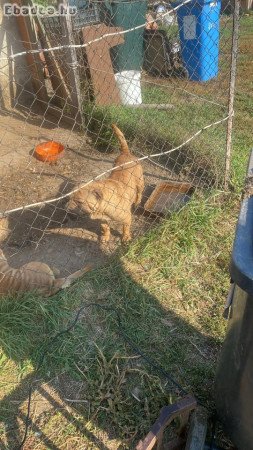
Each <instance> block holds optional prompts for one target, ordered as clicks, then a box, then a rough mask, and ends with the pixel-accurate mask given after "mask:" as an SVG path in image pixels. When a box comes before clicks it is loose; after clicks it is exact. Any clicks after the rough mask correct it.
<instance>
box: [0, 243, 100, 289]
mask: <svg viewBox="0 0 253 450" xmlns="http://www.w3.org/2000/svg"><path fill="white" fill-rule="evenodd" d="M91 268H92V266H86V267H84V268H83V269H81V270H78V271H77V272H75V273H73V274H72V275H69V276H68V277H66V278H55V274H54V272H53V270H52V269H50V267H49V266H48V265H47V264H44V263H41V262H30V263H28V264H25V265H24V266H22V267H20V268H19V269H13V268H12V267H10V266H9V264H8V262H7V260H6V258H5V256H4V254H3V251H2V250H0V296H4V295H7V294H15V293H18V292H31V291H36V292H38V293H40V294H43V295H44V296H46V297H49V296H50V295H53V294H56V292H58V291H60V290H61V289H65V288H66V287H68V286H70V284H71V283H72V282H73V281H74V280H76V279H77V278H79V277H81V276H82V275H83V274H85V273H86V272H88V271H89V270H91Z"/></svg>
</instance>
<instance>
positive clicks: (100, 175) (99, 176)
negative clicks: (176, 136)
mask: <svg viewBox="0 0 253 450" xmlns="http://www.w3.org/2000/svg"><path fill="white" fill-rule="evenodd" d="M229 117H230V116H226V117H224V118H223V119H220V120H217V121H216V122H212V123H211V124H209V125H206V126H205V127H203V128H201V129H200V130H198V131H197V132H196V133H195V134H193V135H192V136H191V137H189V138H188V139H187V140H186V141H184V142H183V143H182V144H180V145H178V146H177V147H174V148H172V149H171V150H167V151H165V152H159V153H153V154H152V155H145V156H142V157H141V158H137V159H135V160H132V161H128V162H126V163H123V164H121V165H119V166H115V167H112V168H110V169H107V170H105V171H104V172H102V173H100V174H99V175H97V176H96V177H94V178H92V179H91V180H89V181H87V182H86V183H83V184H80V185H79V186H78V187H77V188H76V189H73V190H71V191H70V192H67V193H66V194H63V195H60V196H59V197H55V198H51V199H49V200H44V201H41V202H37V203H31V204H29V205H24V206H19V207H17V208H13V209H9V210H7V211H3V212H1V213H0V217H5V216H7V215H9V214H12V213H15V212H18V211H23V210H26V209H30V208H35V207H37V206H41V205H46V204H49V203H54V202H57V201H60V200H63V199H65V198H67V197H69V196H70V195H72V194H74V193H75V192H77V191H79V190H80V189H82V188H84V187H86V186H88V185H89V184H91V183H93V182H94V181H96V180H99V179H100V178H102V177H103V176H104V175H107V174H108V173H110V172H113V171H114V170H117V169H121V168H122V167H126V166H128V165H130V164H133V163H136V162H137V161H144V160H147V159H150V158H157V157H158V156H163V155H168V154H170V153H172V152H175V151H176V150H179V149H180V148H182V147H184V146H185V145H187V144H188V143H189V142H191V141H192V140H193V139H195V138H196V137H197V136H199V135H200V134H201V133H202V132H203V131H205V130H207V129H208V128H211V127H213V126H215V125H219V124H221V123H223V122H225V121H226V120H228V118H229Z"/></svg>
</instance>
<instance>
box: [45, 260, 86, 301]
mask: <svg viewBox="0 0 253 450" xmlns="http://www.w3.org/2000/svg"><path fill="white" fill-rule="evenodd" d="M92 269H93V265H92V264H88V265H87V266H85V267H83V269H80V270H77V271H76V272H74V273H72V274H71V275H69V276H68V277H65V278H56V279H55V281H54V284H53V289H52V292H51V295H52V294H55V293H56V292H58V291H59V290H60V289H65V288H66V287H69V286H70V285H71V284H72V283H73V281H74V280H77V279H78V278H80V277H82V276H83V275H84V274H85V273H86V272H89V271H90V270H92Z"/></svg>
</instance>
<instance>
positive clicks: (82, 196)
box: [67, 125, 144, 242]
mask: <svg viewBox="0 0 253 450" xmlns="http://www.w3.org/2000/svg"><path fill="white" fill-rule="evenodd" d="M112 128H113V130H114V133H115V135H116V136H117V138H118V140H119V142H120V147H121V153H120V155H119V156H118V157H117V159H116V160H115V162H114V167H117V166H120V165H121V164H124V163H126V162H130V161H134V162H133V163H132V164H127V165H125V166H122V167H119V168H117V169H115V170H113V171H112V172H111V174H110V176H109V178H107V179H106V180H103V181H94V182H93V183H91V184H90V185H88V186H85V187H83V188H80V190H78V191H77V192H75V193H74V194H73V195H72V196H71V197H70V201H69V203H68V207H67V208H68V209H70V210H73V209H76V208H77V209H79V210H81V211H82V212H85V213H88V214H89V216H90V217H91V219H99V220H101V221H102V223H101V231H102V237H101V240H102V242H108V241H109V239H110V226H109V224H110V222H111V221H113V222H117V223H119V224H122V225H123V235H122V241H123V242H126V241H129V240H130V239H131V233H130V227H131V222H132V212H131V208H132V205H135V206H138V205H139V204H140V202H141V197H142V193H143V189H144V179H143V171H142V167H141V165H140V164H139V162H138V160H137V158H136V157H135V156H133V155H132V154H131V153H130V151H129V148H128V145H127V142H126V139H125V137H124V135H123V133H122V132H121V131H120V130H119V128H118V127H116V125H112ZM135 161H136V162H135Z"/></svg>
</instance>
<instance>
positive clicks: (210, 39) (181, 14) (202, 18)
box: [177, 0, 221, 81]
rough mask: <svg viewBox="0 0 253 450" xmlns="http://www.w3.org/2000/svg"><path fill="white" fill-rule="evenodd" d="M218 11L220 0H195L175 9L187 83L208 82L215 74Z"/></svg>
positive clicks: (217, 56) (217, 65) (217, 45)
mask: <svg viewBox="0 0 253 450" xmlns="http://www.w3.org/2000/svg"><path fill="white" fill-rule="evenodd" d="M180 3H181V2H180ZM180 3H178V2H177V5H179V4H180ZM220 9H221V1H220V0H197V1H192V2H190V3H187V4H185V5H182V6H181V7H180V8H179V9H178V10H177V20H178V26H179V36H180V41H181V52H182V59H183V64H184V67H185V69H186V70H187V71H188V74H189V78H190V80H194V81H208V80H211V79H212V78H214V77H216V76H217V75H218V71H219V35H220V33H219V22H220Z"/></svg>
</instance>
